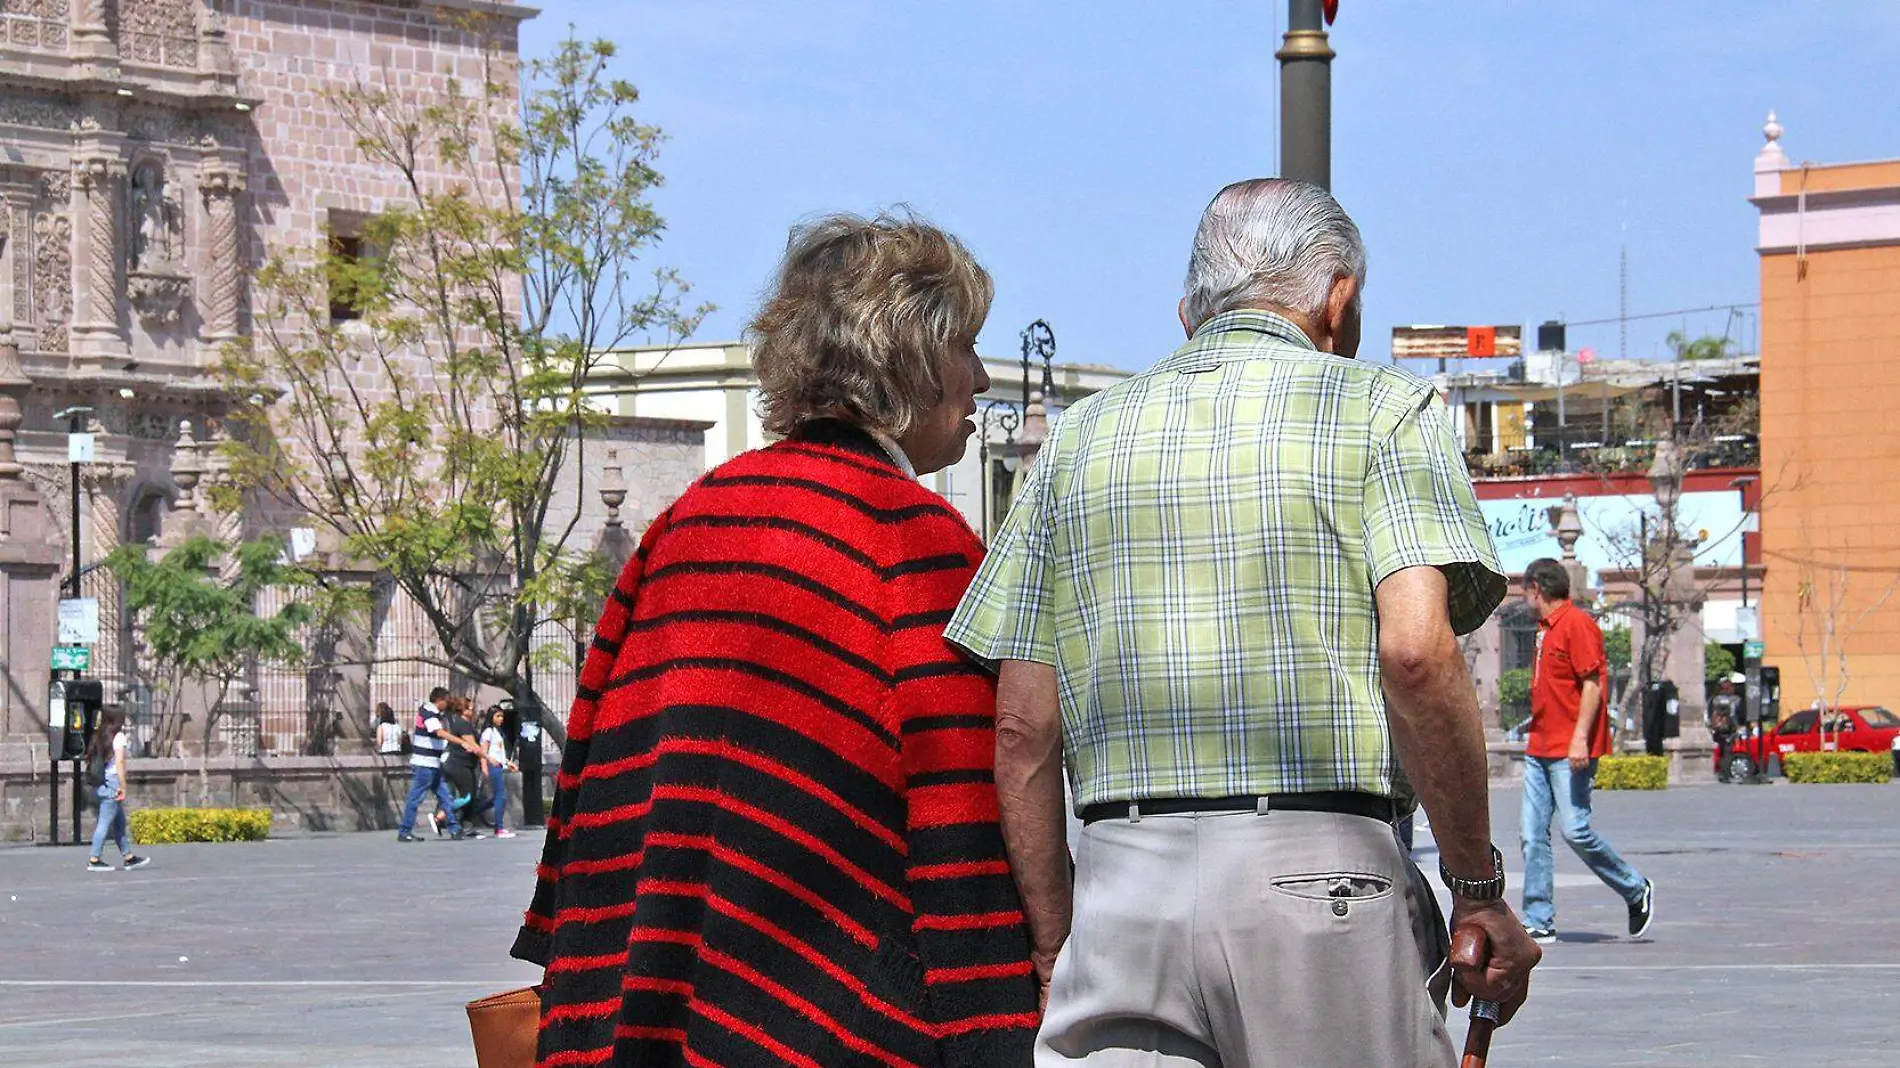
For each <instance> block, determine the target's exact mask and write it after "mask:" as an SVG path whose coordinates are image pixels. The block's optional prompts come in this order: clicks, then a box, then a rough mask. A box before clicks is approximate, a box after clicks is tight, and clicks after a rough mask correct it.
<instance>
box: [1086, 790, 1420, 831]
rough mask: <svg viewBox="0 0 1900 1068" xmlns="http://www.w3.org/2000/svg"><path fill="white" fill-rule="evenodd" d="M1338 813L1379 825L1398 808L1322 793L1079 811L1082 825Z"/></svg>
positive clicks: (1162, 801) (1381, 800)
mask: <svg viewBox="0 0 1900 1068" xmlns="http://www.w3.org/2000/svg"><path fill="white" fill-rule="evenodd" d="M1262 801H1265V802H1266V811H1268V812H1276V811H1282V812H1338V813H1343V814H1344V815H1348V816H1364V817H1366V818H1367V819H1372V820H1378V821H1379V822H1381V823H1391V822H1392V821H1394V820H1396V819H1398V807H1397V806H1396V805H1394V804H1393V803H1392V799H1391V798H1389V797H1376V796H1374V795H1372V794H1362V793H1358V792H1357V791H1353V790H1323V791H1317V792H1314V793H1305V794H1264V795H1261V794H1252V795H1241V796H1237V797H1157V798H1150V799H1148V800H1143V801H1103V802H1100V803H1099V804H1094V805H1088V806H1085V807H1084V808H1083V809H1082V822H1083V823H1096V822H1098V821H1101V820H1134V819H1140V818H1141V817H1142V816H1170V815H1180V814H1182V813H1187V812H1259V811H1261V806H1260V802H1262Z"/></svg>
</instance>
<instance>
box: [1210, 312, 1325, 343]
mask: <svg viewBox="0 0 1900 1068" xmlns="http://www.w3.org/2000/svg"><path fill="white" fill-rule="evenodd" d="M1233 333H1254V334H1265V335H1267V336H1269V337H1273V338H1277V339H1279V340H1281V341H1284V342H1286V343H1287V344H1289V345H1292V346H1294V347H1296V348H1302V349H1313V339H1312V338H1309V337H1307V336H1306V331H1304V330H1301V329H1300V328H1299V327H1298V326H1296V325H1294V323H1293V320H1291V319H1288V318H1287V317H1286V316H1284V315H1281V314H1279V313H1277V312H1270V311H1266V310H1264V309H1261V308H1236V309H1234V310H1233V311H1224V312H1221V313H1220V314H1219V315H1216V316H1214V317H1212V318H1210V319H1208V320H1207V321H1206V322H1204V323H1202V324H1201V325H1200V328H1199V329H1197V330H1195V331H1194V340H1196V341H1199V340H1200V339H1201V338H1203V337H1208V336H1211V335H1213V334H1233ZM1313 351H1318V350H1317V349H1313Z"/></svg>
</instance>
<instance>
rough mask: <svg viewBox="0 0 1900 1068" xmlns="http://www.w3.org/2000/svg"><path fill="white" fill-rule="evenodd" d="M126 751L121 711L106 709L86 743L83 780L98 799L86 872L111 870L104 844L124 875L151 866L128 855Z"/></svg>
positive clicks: (128, 760)
mask: <svg viewBox="0 0 1900 1068" xmlns="http://www.w3.org/2000/svg"><path fill="white" fill-rule="evenodd" d="M130 750H131V739H130V738H129V737H128V736H127V734H126V731H125V710H124V709H120V708H107V709H106V710H105V711H103V712H101V713H100V714H99V723H98V725H97V726H95V727H94V728H93V731H92V737H91V738H88V739H87V740H86V768H87V775H86V777H87V779H88V780H90V781H92V783H93V786H94V792H95V793H96V794H97V795H98V797H99V819H98V822H96V823H94V824H93V827H92V856H91V857H90V858H89V859H88V860H87V861H86V870H87V871H111V870H112V865H110V864H107V863H106V862H105V859H104V857H103V856H102V855H101V854H103V853H104V852H105V847H106V842H107V841H111V842H113V843H114V844H116V845H117V846H118V847H119V866H120V867H122V868H124V869H125V870H126V871H131V870H132V869H134V868H143V867H144V866H146V865H147V864H150V863H151V862H152V861H151V858H150V857H144V856H140V855H139V854H137V853H134V852H132V830H131V823H130V821H129V820H127V819H126V814H125V784H126V783H128V782H130V781H131V776H130V774H129V773H130V770H131V768H130V766H131V752H130Z"/></svg>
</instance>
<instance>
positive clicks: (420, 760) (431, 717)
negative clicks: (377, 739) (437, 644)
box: [396, 686, 475, 842]
mask: <svg viewBox="0 0 1900 1068" xmlns="http://www.w3.org/2000/svg"><path fill="white" fill-rule="evenodd" d="M448 708H449V691H448V690H446V689H444V688H443V687H440V686H437V687H436V688H435V689H433V690H430V691H429V699H428V700H427V701H424V702H423V703H422V704H421V706H419V707H418V708H417V709H416V723H415V729H414V731H413V732H411V734H410V739H409V772H410V781H409V798H408V800H407V801H405V802H404V803H403V806H402V822H401V823H399V824H397V826H396V840H397V841H398V842H420V841H422V840H423V839H420V838H417V837H416V836H415V835H414V834H413V833H412V832H413V831H414V830H415V828H416V810H417V809H418V808H420V807H422V799H423V798H424V797H426V796H428V795H429V794H434V795H435V806H436V813H437V815H438V816H439V817H441V818H442V819H443V820H444V821H446V822H447V824H448V830H449V833H450V834H451V835H452V836H454V837H456V838H460V837H461V836H462V825H461V822H460V821H459V820H457V819H456V817H455V808H454V805H453V804H452V803H451V800H450V798H449V784H448V780H447V779H445V778H443V776H442V754H443V753H444V752H445V751H446V750H447V749H448V748H449V746H450V745H451V744H454V745H456V746H457V747H461V746H462V744H463V743H462V740H461V739H460V738H457V737H456V736H455V735H453V734H451V733H449V731H448V729H447V728H446V727H444V726H443V723H442V720H443V717H444V716H446V715H447V714H448ZM467 744H468V745H474V744H475V743H474V742H472V741H471V742H469V743H467ZM437 833H438V834H439V833H441V832H440V829H438V831H437Z"/></svg>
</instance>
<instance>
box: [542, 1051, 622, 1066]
mask: <svg viewBox="0 0 1900 1068" xmlns="http://www.w3.org/2000/svg"><path fill="white" fill-rule="evenodd" d="M613 1056H614V1048H613V1047H612V1046H601V1047H599V1048H597V1049H576V1050H568V1051H566V1052H564V1053H550V1054H548V1055H547V1056H545V1057H543V1058H541V1059H540V1060H538V1061H536V1062H535V1068H567V1066H568V1065H571V1064H605V1063H606V1062H607V1061H610V1060H612V1059H613Z"/></svg>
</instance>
